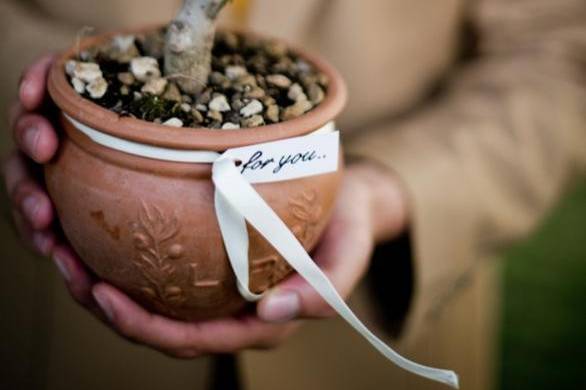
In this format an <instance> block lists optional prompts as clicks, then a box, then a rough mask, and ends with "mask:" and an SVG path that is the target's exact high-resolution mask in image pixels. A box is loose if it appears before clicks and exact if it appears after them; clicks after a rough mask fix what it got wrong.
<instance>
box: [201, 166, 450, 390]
mask: <svg viewBox="0 0 586 390" xmlns="http://www.w3.org/2000/svg"><path fill="white" fill-rule="evenodd" d="M212 179H213V181H214V184H215V186H216V192H219V193H220V194H221V195H222V196H223V198H224V199H223V200H222V201H225V202H226V203H228V204H229V205H230V206H231V207H232V211H234V212H236V213H239V214H240V215H241V216H243V217H244V219H245V220H247V221H248V222H249V223H250V224H251V225H252V226H253V227H254V228H255V229H256V230H257V231H258V232H259V233H260V234H261V235H262V236H263V237H265V239H266V240H267V241H268V242H269V243H270V244H271V245H272V246H273V247H274V248H275V249H276V250H277V251H278V252H279V253H280V254H281V255H282V256H283V257H284V258H285V260H286V261H287V262H288V263H289V264H290V265H291V267H293V269H295V270H296V271H297V273H298V274H299V275H301V277H303V278H304V279H305V280H306V281H307V282H308V283H309V284H310V285H311V286H312V287H313V288H314V289H315V290H316V291H317V292H318V293H319V294H320V295H321V296H322V298H323V299H324V300H325V301H326V302H327V303H328V304H329V305H330V306H331V307H332V308H333V309H334V310H336V312H337V313H338V314H339V315H340V316H341V317H342V318H344V319H345V320H346V322H348V324H350V325H351V326H352V327H353V328H354V329H355V330H356V331H357V332H358V333H360V334H361V335H362V336H363V337H364V338H365V339H366V340H368V342H369V343H370V344H371V345H372V346H373V347H374V348H376V349H377V350H378V351H379V352H380V353H381V354H383V355H384V356H385V357H386V358H387V359H389V360H390V361H392V362H393V363H395V364H396V365H398V366H399V367H401V368H403V369H405V370H407V371H409V372H412V373H414V374H417V375H420V376H423V377H425V378H428V379H431V380H434V381H437V382H441V383H445V384H447V385H450V386H452V387H454V388H458V376H457V375H456V373H454V372H453V371H449V370H442V369H437V368H432V367H427V366H424V365H421V364H418V363H415V362H413V361H410V360H408V359H406V358H404V357H402V356H401V355H399V354H398V353H397V352H395V351H394V350H393V349H392V348H390V347H389V346H387V345H386V344H385V343H384V342H383V341H382V340H380V339H379V338H378V337H377V336H375V335H374V334H373V333H372V332H371V331H370V330H369V329H368V328H367V327H366V326H365V325H364V324H363V323H362V322H361V321H360V320H359V319H358V317H356V315H355V314H354V313H353V312H352V310H351V309H350V308H349V307H348V305H347V304H346V303H345V302H344V300H343V299H342V297H340V295H339V294H338V292H337V291H336V289H335V287H334V286H333V285H332V283H331V282H330V280H329V279H328V278H327V277H326V276H325V275H324V273H323V272H322V271H321V270H320V269H319V267H318V266H317V265H316V264H315V263H314V262H313V260H312V259H311V257H310V256H309V255H308V254H307V252H306V251H305V249H304V248H303V246H302V245H301V244H300V243H299V241H298V240H297V239H296V237H295V236H294V235H293V233H292V232H291V231H290V230H289V229H288V227H287V226H286V225H285V223H284V222H283V221H282V220H281V219H280V218H279V217H278V215H277V214H276V213H275V212H274V211H273V209H271V208H270V207H269V205H268V204H267V203H266V202H265V201H264V200H263V199H262V198H261V196H260V195H259V194H258V193H257V192H256V191H255V190H254V188H253V187H252V186H251V185H250V183H248V182H247V181H246V180H245V179H244V178H243V177H242V175H241V174H240V173H239V172H238V169H237V168H236V167H235V165H234V162H233V161H232V160H230V159H229V158H227V157H221V158H220V159H218V160H216V162H215V163H214V166H213V175H212ZM230 238H231V237H224V239H225V240H226V241H227V242H229V240H230ZM227 245H229V244H227Z"/></svg>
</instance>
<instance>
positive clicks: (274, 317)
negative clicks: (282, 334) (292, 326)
mask: <svg viewBox="0 0 586 390" xmlns="http://www.w3.org/2000/svg"><path fill="white" fill-rule="evenodd" d="M362 226H363V225H361V224H360V223H357V221H353V222H352V223H350V222H346V221H344V220H343V219H338V220H336V221H332V224H331V225H330V227H329V228H328V229H327V230H326V232H325V234H324V237H323V238H322V241H321V244H320V245H319V247H318V248H317V250H316V251H315V253H314V256H313V258H314V261H315V262H316V264H317V265H318V266H319V267H320V269H321V270H322V271H323V273H324V274H325V276H326V277H327V278H328V279H329V280H330V281H331V282H332V284H333V285H334V287H335V288H336V290H337V291H338V293H339V294H340V296H341V297H342V298H344V299H345V298H347V297H348V295H349V294H350V293H351V291H352V290H353V289H354V287H355V286H356V284H357V283H358V281H359V280H360V279H361V278H362V277H363V275H364V273H365V272H366V268H367V266H368V261H369V258H370V254H371V252H372V247H373V245H372V243H371V239H370V237H369V235H368V234H367V233H365V232H364V229H362V228H361V227H362ZM257 313H258V316H259V318H261V319H263V320H265V321H268V322H273V323H275V322H276V323H278V322H283V321H289V320H291V319H292V318H297V317H300V318H324V317H331V316H332V315H334V314H335V311H334V309H332V308H331V307H330V306H329V305H328V304H327V303H326V302H325V300H324V299H323V298H322V297H321V296H320V295H319V294H318V292H317V291H316V290H315V289H314V288H313V287H311V286H310V285H309V284H308V283H307V282H306V281H305V280H304V279H303V278H302V277H301V276H300V275H297V274H296V275H293V276H292V277H291V278H289V279H287V280H285V281H284V282H283V283H281V284H280V285H279V286H278V287H277V288H276V289H275V290H274V291H272V292H271V293H269V295H267V296H266V297H265V298H263V299H262V300H261V302H259V304H258V306H257Z"/></svg>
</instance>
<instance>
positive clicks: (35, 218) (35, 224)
mask: <svg viewBox="0 0 586 390" xmlns="http://www.w3.org/2000/svg"><path fill="white" fill-rule="evenodd" d="M4 180H5V185H6V190H7V192H8V194H10V198H11V200H12V203H13V204H14V205H15V206H16V207H17V208H18V210H19V212H20V213H21V214H22V215H23V216H24V217H25V219H26V221H27V223H28V224H30V226H31V228H32V229H33V230H45V229H48V228H49V226H50V225H51V223H52V221H53V216H54V213H53V205H52V204H51V201H50V199H49V197H48V196H47V194H46V193H45V192H44V191H43V190H42V188H41V187H40V186H39V185H38V184H37V183H36V182H35V181H34V179H33V177H32V175H31V174H30V171H29V169H28V167H27V165H26V162H25V159H24V157H23V156H22V155H21V154H20V153H12V154H11V155H10V156H9V157H8V158H7V160H6V162H5V164H4Z"/></svg>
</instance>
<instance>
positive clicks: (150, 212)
mask: <svg viewBox="0 0 586 390" xmlns="http://www.w3.org/2000/svg"><path fill="white" fill-rule="evenodd" d="M179 229H180V227H179V222H178V220H177V218H176V217H175V216H174V215H173V216H168V215H164V214H163V212H162V211H161V209H160V208H159V207H157V206H156V205H149V204H148V203H146V202H142V204H141V207H140V210H139V212H138V217H137V220H136V221H134V222H132V223H131V224H130V230H131V233H132V239H133V242H134V248H135V255H134V258H133V261H134V264H135V266H136V267H137V268H138V270H139V271H140V273H141V275H142V276H143V278H144V280H145V282H146V285H143V286H140V287H139V290H140V291H141V293H142V294H144V295H146V296H147V297H149V298H150V299H151V300H152V301H154V302H155V304H156V305H157V306H159V307H160V308H161V309H165V310H167V311H168V310H170V309H171V310H172V308H173V307H180V306H181V305H182V304H184V303H185V301H186V300H187V295H186V293H185V291H184V290H183V288H182V287H181V286H182V285H183V283H182V276H183V274H184V273H182V272H180V271H179V270H178V264H177V260H179V259H181V258H182V257H183V252H184V249H183V247H182V246H181V244H179V243H175V242H172V241H173V239H174V238H176V236H177V234H178V233H179Z"/></svg>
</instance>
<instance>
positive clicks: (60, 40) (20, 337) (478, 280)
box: [0, 0, 586, 390]
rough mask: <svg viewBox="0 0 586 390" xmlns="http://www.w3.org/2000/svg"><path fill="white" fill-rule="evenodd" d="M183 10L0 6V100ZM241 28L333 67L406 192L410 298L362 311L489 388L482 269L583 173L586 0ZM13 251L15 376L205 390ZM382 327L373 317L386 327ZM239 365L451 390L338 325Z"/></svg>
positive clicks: (369, 4)
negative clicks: (82, 54)
mask: <svg viewBox="0 0 586 390" xmlns="http://www.w3.org/2000/svg"><path fill="white" fill-rule="evenodd" d="M178 3H179V0H171V1H169V0H166V1H165V0H101V1H94V0H75V1H72V0H28V1H23V0H3V1H2V2H0V33H1V35H0V36H2V39H1V41H0V52H1V53H2V54H3V55H2V56H1V57H0V69H1V71H2V73H1V74H0V83H1V84H0V85H1V86H2V88H1V90H0V104H2V105H3V104H4V103H5V102H7V101H8V99H9V98H11V97H12V96H13V95H14V91H15V86H16V82H17V78H18V75H19V73H20V71H21V69H22V67H23V66H24V65H26V64H27V63H28V62H30V61H31V60H32V59H33V58H34V57H36V56H37V55H38V54H40V53H43V52H46V51H47V50H52V49H58V48H63V47H65V46H68V45H69V44H71V43H72V42H73V40H74V37H75V33H76V31H79V28H80V26H82V25H91V26H95V27H96V28H98V30H106V29H113V28H120V27H124V26H131V25H137V24H143V23H151V22H162V21H166V20H169V19H170V18H171V16H172V15H173V13H174V12H175V10H176V5H177V4H178ZM236 3H237V5H236V6H237V7H238V0H237V1H236ZM226 18H227V19H228V20H227V22H228V23H231V22H234V18H231V16H230V15H227V16H226ZM230 19H231V20H230ZM247 23H248V24H249V25H250V26H252V27H253V29H255V30H259V31H262V32H266V33H269V34H271V35H276V36H281V37H284V38H286V39H288V40H290V41H292V42H297V43H299V44H303V45H306V46H308V47H310V48H311V49H313V50H314V51H316V52H320V53H321V54H322V55H324V56H325V57H326V58H328V59H329V60H330V61H331V62H333V63H334V64H335V65H336V66H337V67H338V68H339V69H340V70H341V72H342V73H343V75H344V76H345V78H346V80H347V81H348V84H349V90H350V104H349V106H348V109H347V110H346V112H345V113H344V115H343V116H342V118H340V121H339V126H340V128H341V129H342V131H343V132H344V134H345V136H346V140H345V147H346V150H347V151H348V153H350V154H353V155H359V156H363V157H366V158H370V159H374V160H377V161H378V162H380V163H381V164H383V165H385V166H387V167H389V168H390V169H392V170H394V171H396V172H397V173H398V174H399V175H400V177H401V178H402V179H403V181H404V182H405V185H406V187H407V189H408V190H409V193H410V200H411V212H412V215H411V218H412V227H411V248H412V259H413V263H412V269H413V272H412V276H413V286H412V293H411V294H410V295H409V300H408V301H407V302H398V301H397V300H396V299H395V300H394V301H393V299H394V298H395V297H394V296H390V297H389V296H385V292H384V289H383V290H382V292H381V290H378V291H379V292H378V294H379V295H378V296H372V295H367V294H366V293H365V291H366V289H359V291H358V292H357V293H356V294H355V296H354V297H353V298H352V301H351V303H352V305H353V307H355V308H356V310H357V311H358V312H359V313H360V315H363V316H366V317H367V318H372V319H375V318H378V319H380V318H381V314H380V313H381V312H380V310H378V309H377V306H376V305H377V304H378V301H379V300H383V299H382V298H389V299H391V304H390V305H393V304H396V305H398V306H401V305H403V306H404V307H406V313H405V315H404V316H402V317H401V318H400V321H399V323H400V324H401V325H402V326H401V333H400V336H399V338H398V339H397V340H395V341H396V344H397V345H398V346H399V348H400V349H401V351H402V352H403V353H405V354H407V355H408V356H409V357H412V358H414V359H417V360H419V361H421V362H423V363H427V364H431V365H437V366H442V367H450V368H453V369H455V370H457V371H459V373H460V374H461V375H462V385H463V388H465V389H487V388H489V387H490V386H491V377H492V367H491V361H492V359H493V353H494V348H493V346H494V334H495V329H496V328H495V324H496V318H495V316H494V312H495V307H496V303H497V301H498V293H497V292H498V283H497V278H496V277H495V275H496V274H495V268H494V265H495V263H494V261H491V260H490V259H491V258H492V257H493V255H494V253H495V252H496V251H497V250H498V249H499V248H501V247H502V246H503V245H505V244H507V243H508V242H510V241H511V240H514V239H517V238H519V237H522V236H524V235H525V234H526V233H527V232H528V231H529V230H530V229H531V228H532V227H533V226H534V225H535V224H536V222H537V221H539V218H540V216H542V215H543V214H544V212H545V211H546V210H547V209H548V208H549V207H550V206H551V205H553V204H554V203H555V201H556V200H557V199H558V198H559V196H560V194H561V193H562V192H563V190H564V189H565V188H566V187H567V185H568V183H570V181H571V180H572V179H573V178H575V177H576V176H577V175H579V174H583V172H584V170H585V168H586V107H585V103H584V102H586V78H585V73H586V71H585V68H584V64H586V3H584V1H583V0H549V1H548V0H533V1H524V2H510V1H506V0H478V1H464V0H444V1H425V0H409V1H408V0H368V1H355V0H335V1H334V0H331V1H327V0H296V1H284V0H255V1H253V2H252V6H251V8H250V9H249V10H248V15H247ZM1 228H2V230H3V231H2V233H3V234H2V237H10V240H15V238H14V235H8V234H9V233H8V232H4V231H5V230H8V227H7V226H4V225H2V226H1ZM17 245H18V244H11V245H6V246H5V245H2V247H1V248H0V254H1V255H2V258H3V259H4V258H9V259H11V263H12V265H13V267H10V269H11V270H12V271H11V272H3V273H2V283H0V285H1V287H0V288H2V291H1V293H2V296H3V297H7V298H5V299H3V302H2V313H10V314H9V315H8V318H7V323H8V329H10V331H9V332H8V334H9V335H12V336H13V337H10V338H9V340H8V341H7V343H3V344H4V345H5V347H4V348H3V354H4V353H6V354H11V360H10V361H11V362H10V363H8V364H7V367H8V369H9V370H10V371H11V372H12V376H10V375H8V378H21V379H22V378H24V377H27V378H28V379H27V380H28V381H30V383H33V384H35V385H39V386H41V385H42V386H43V387H46V388H49V389H68V388H84V389H93V388H96V389H97V388H108V389H118V388H120V389H122V388H128V387H137V388H141V389H160V388H173V389H183V388H185V389H188V388H189V389H196V388H203V386H204V383H205V382H206V379H205V378H206V375H205V372H206V371H207V369H208V364H209V362H208V361H207V360H199V361H195V362H177V361H174V360H170V359H168V358H165V357H162V356H160V355H158V354H156V353H154V352H151V351H146V350H144V349H140V348H138V347H136V346H131V345H129V344H127V343H126V342H124V341H120V340H118V339H117V338H116V337H115V336H113V335H111V334H110V333H108V332H107V331H106V330H104V329H103V327H101V325H99V324H97V323H96V322H95V321H94V320H93V319H91V318H90V317H89V316H88V315H86V314H84V313H83V312H82V311H81V310H80V309H77V308H75V306H74V304H73V303H71V302H70V300H69V299H68V297H67V296H66V294H65V292H64V288H63V287H62V286H61V283H60V281H59V280H58V278H57V277H56V276H55V275H54V272H53V271H52V268H51V266H50V265H49V264H47V263H46V262H44V261H39V260H34V261H33V260H30V259H29V258H28V257H26V256H25V255H24V254H23V253H22V251H17V250H16V249H14V247H16V246H17ZM374 261H376V262H379V263H380V262H382V263H387V264H385V265H386V267H387V269H388V270H389V271H388V272H389V274H388V280H389V284H391V283H392V284H394V283H395V281H402V280H403V281H404V279H405V278H409V277H410V274H409V273H405V274H402V273H400V272H399V267H398V266H397V268H394V264H395V262H398V259H397V258H396V257H395V255H394V252H392V251H391V250H387V251H386V252H383V256H382V257H381V258H377V259H375V260H374ZM397 264H398V263H397ZM403 271H404V270H403V268H401V272H403ZM365 284H366V283H365ZM387 287H388V291H391V286H387ZM4 290H5V291H4ZM407 291H409V290H407ZM388 294H390V293H388ZM367 301H368V302H367ZM373 303H374V304H373ZM387 305H389V304H387ZM387 309H388V307H387ZM384 324H385V323H384V322H380V321H373V326H375V327H376V328H377V330H378V331H379V333H381V332H382V333H384V332H387V333H388V334H390V333H389V332H390V331H391V330H392V329H390V328H389V327H387V326H386V325H384ZM394 330H396V329H394ZM4 350H6V351H7V352H4ZM242 363H243V364H242V368H243V375H244V381H245V383H246V384H247V385H248V388H249V389H255V390H256V389H276V388H279V389H300V388H306V389H356V388H362V389H379V388H383V387H384V388H392V389H415V388H416V389H420V388H421V389H423V388H442V387H441V386H436V385H435V384H431V383H429V382H427V381H424V380H420V379H418V378H414V377H413V376H410V375H409V374H405V373H403V372H401V371H400V370H399V369H398V368H395V367H393V366H391V365H390V364H388V363H387V362H386V361H384V360H383V359H382V358H381V357H380V356H378V355H377V354H376V352H374V351H373V350H371V349H370V348H369V347H368V346H367V345H366V344H365V343H364V342H363V341H362V340H361V339H360V338H358V337H357V336H355V335H354V334H353V333H352V332H351V331H350V330H349V329H348V327H346V326H345V325H344V324H343V323H341V322H340V321H338V320H331V321H320V322H316V323H311V324H308V325H306V326H305V328H304V330H303V331H302V332H300V333H299V334H298V335H296V336H295V337H293V338H292V339H291V340H290V341H289V342H287V343H286V344H285V345H284V346H283V347H281V348H280V349H278V350H277V351H272V352H268V353H267V352H262V353H261V352H246V353H244V354H243V355H242ZM31 373H32V374H31ZM19 375H20V376H19ZM14 380H16V379H14ZM12 387H14V386H12Z"/></svg>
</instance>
